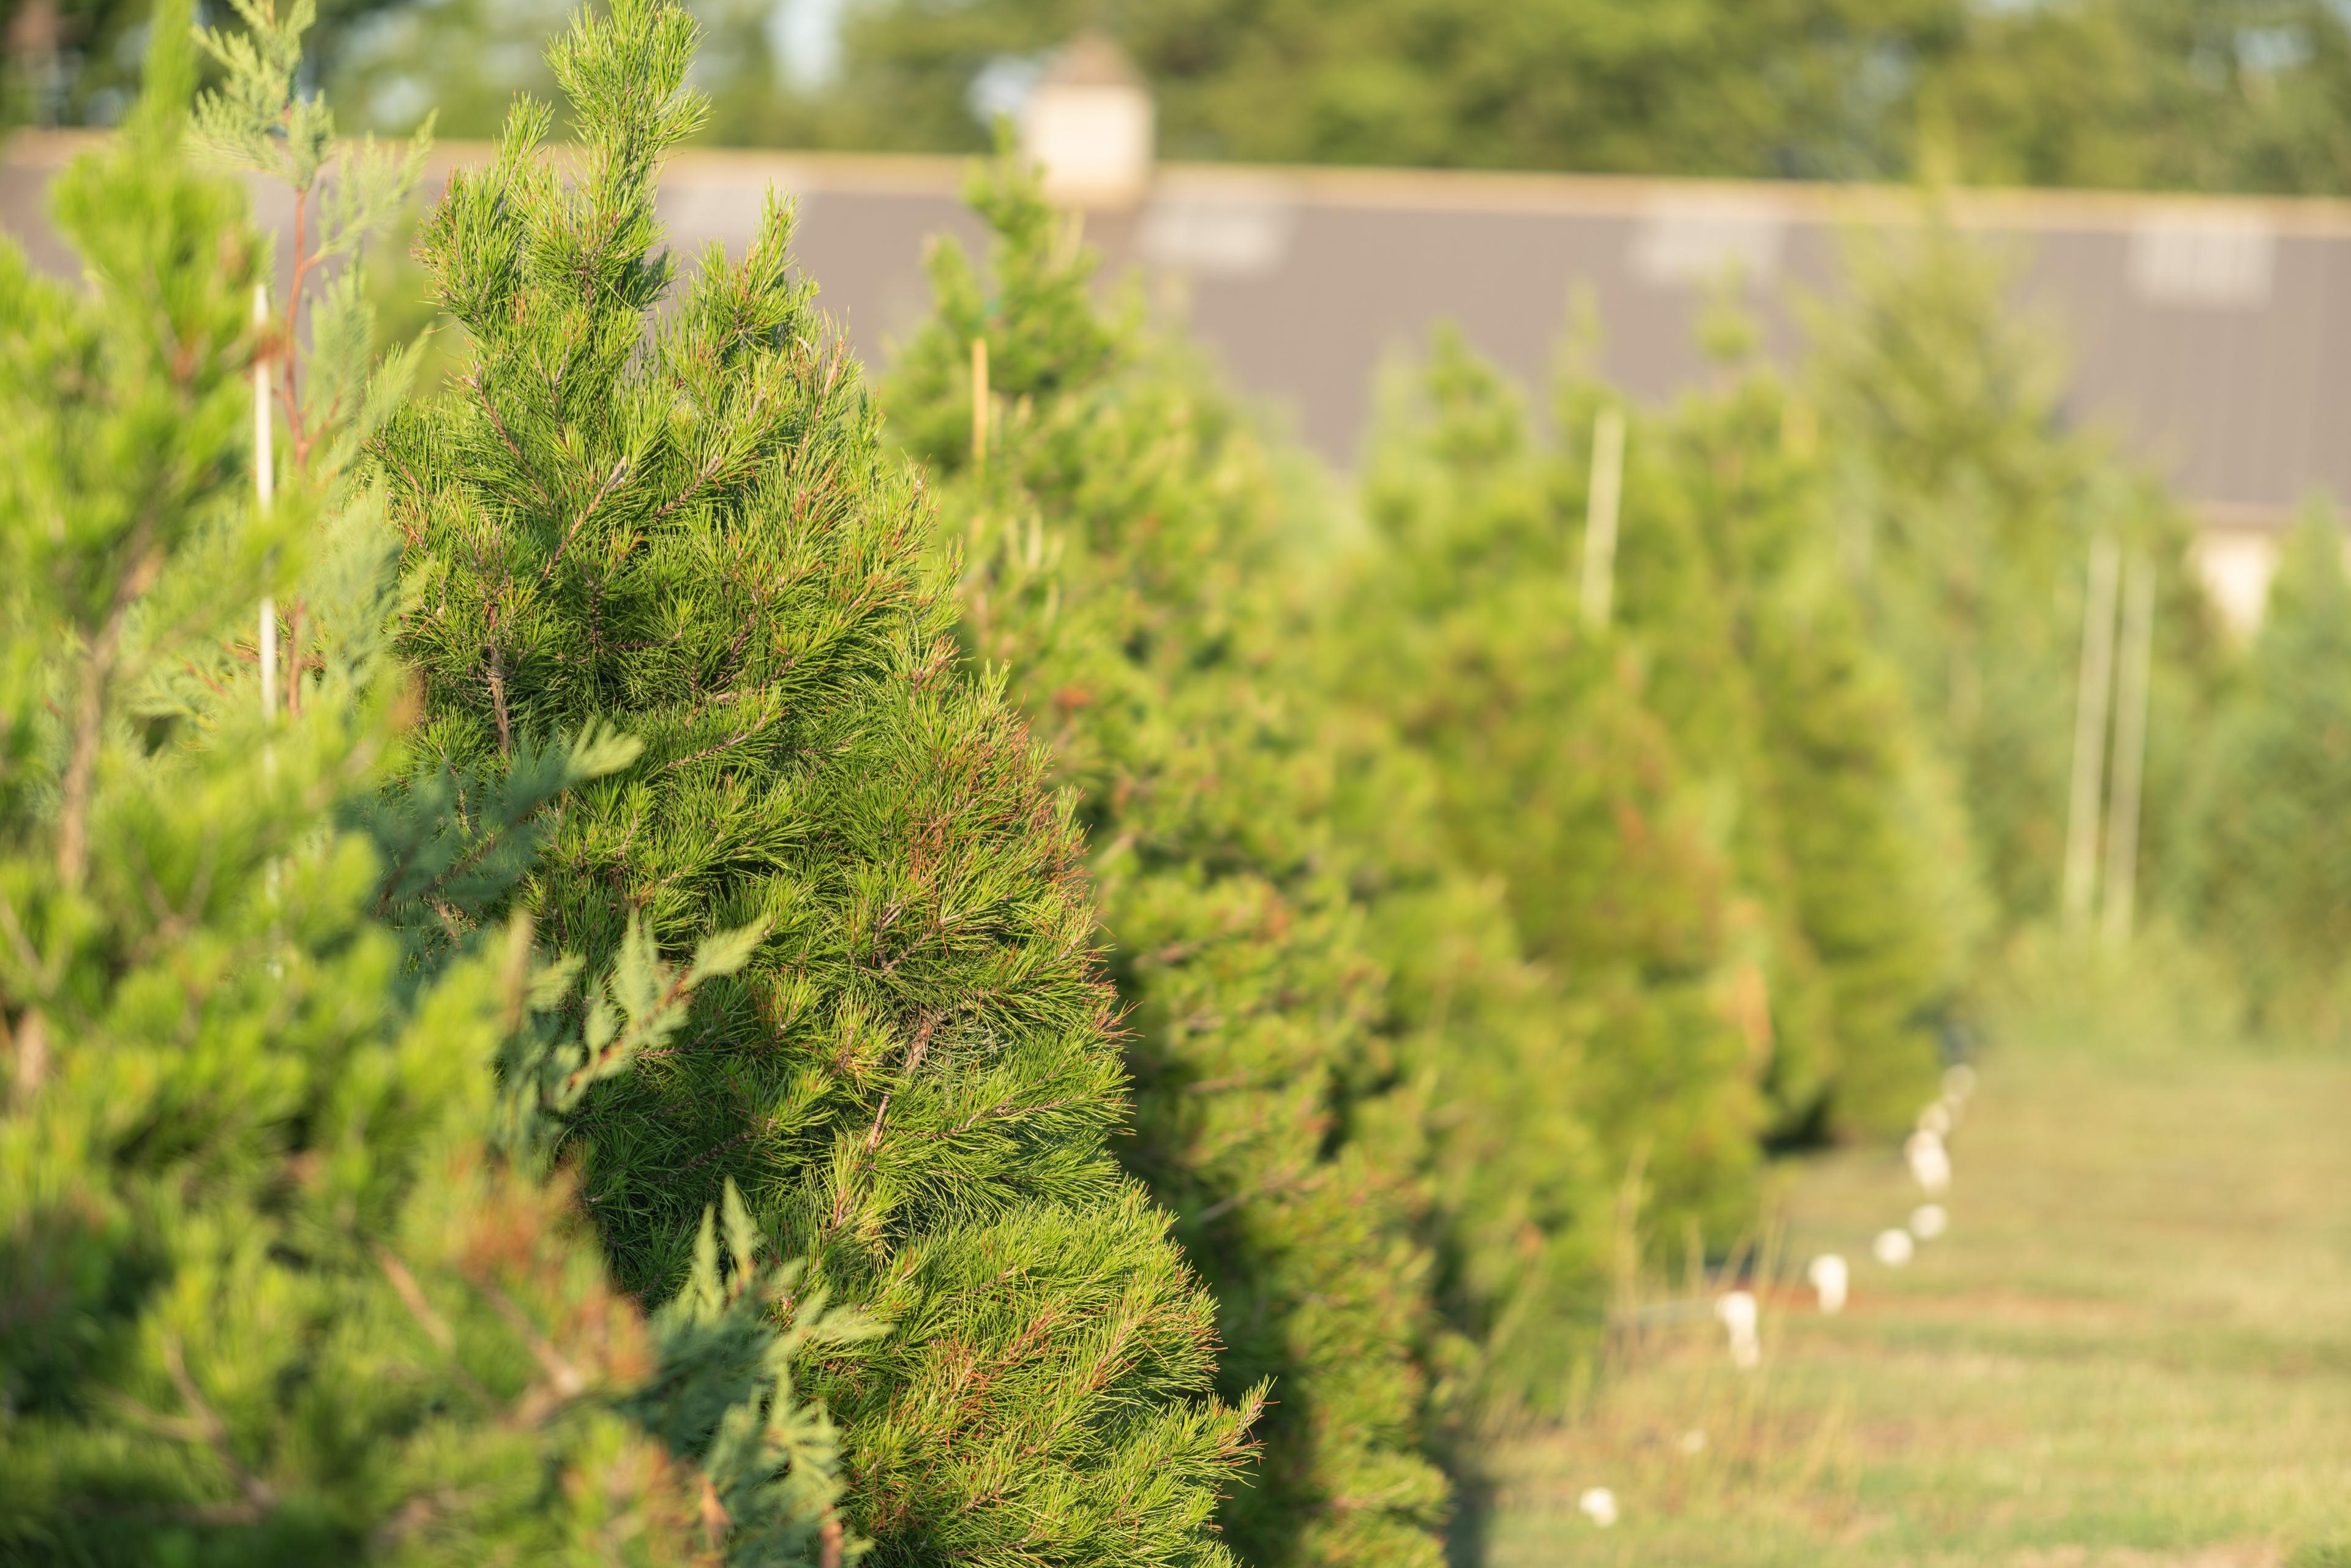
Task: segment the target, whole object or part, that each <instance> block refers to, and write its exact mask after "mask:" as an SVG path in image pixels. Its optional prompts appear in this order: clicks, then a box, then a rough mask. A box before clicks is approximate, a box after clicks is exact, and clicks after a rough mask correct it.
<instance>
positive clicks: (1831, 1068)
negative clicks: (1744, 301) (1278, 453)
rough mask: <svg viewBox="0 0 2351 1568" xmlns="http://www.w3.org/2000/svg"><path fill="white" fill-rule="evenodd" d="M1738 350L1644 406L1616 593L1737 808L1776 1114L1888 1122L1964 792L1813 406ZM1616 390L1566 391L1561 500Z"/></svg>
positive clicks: (1913, 1078) (1902, 1113)
mask: <svg viewBox="0 0 2351 1568" xmlns="http://www.w3.org/2000/svg"><path fill="white" fill-rule="evenodd" d="M1725 372H1726V373H1725V378H1724V380H1723V382H1722V383H1721V385H1720V387H1719V390H1717V391H1715V392H1707V393H1700V394H1697V395H1694V396H1692V397H1690V398H1688V399H1687V400H1685V401H1684V402H1682V403H1681V404H1680V405H1679V406H1677V408H1676V409H1674V410H1673V411H1672V413H1670V415H1669V416H1668V417H1666V418H1663V419H1656V420H1644V421H1641V422H1640V423H1639V424H1638V426H1637V428H1636V431H1635V437H1634V441H1633V447H1632V452H1631V454H1630V455H1629V456H1628V459H1627V463H1626V478H1625V487H1624V493H1623V522H1622V525H1621V537H1620V539H1619V542H1618V544H1617V546H1616V551H1615V559H1616V563H1617V580H1618V588H1617V591H1616V594H1615V602H1616V606H1617V614H1618V617H1619V618H1620V620H1621V622H1622V624H1623V626H1624V627H1625V631H1626V632H1628V633H1629V634H1630V635H1631V636H1633V637H1635V639H1637V640H1638V641H1639V642H1640V643H1642V644H1643V645H1644V646H1645V647H1646V650H1647V653H1648V661H1649V667H1650V668H1651V669H1652V670H1653V671H1654V672H1655V677H1654V679H1653V681H1652V683H1651V688H1650V689H1651V691H1652V693H1653V695H1654V699H1655V701H1656V703H1657V705H1658V706H1659V707H1660V709H1661V710H1662V711H1663V712H1664V713H1665V714H1666V715H1667V716H1668V722H1669V723H1670V724H1671V726H1672V727H1673V729H1674V733H1675V736H1676V738H1677V742H1678V744H1679V747H1680V750H1681V752H1682V754H1683V755H1684V756H1685V757H1687V758H1692V759H1693V760H1694V761H1695V762H1696V763H1697V764H1698V765H1699V766H1701V767H1705V768H1709V769H1711V770H1712V773H1713V781H1714V784H1715V787H1716V788H1717V789H1719V791H1720V792H1721V796H1722V798H1723V799H1724V800H1726V801H1727V802H1729V804H1728V805H1727V807H1726V810H1727V812H1728V813H1729V814H1731V815H1732V816H1733V819H1734V826H1733V827H1732V829H1731V831H1730V835H1729V836H1730V841H1731V844H1732V856H1733V862H1734V864H1735V865H1736V867H1737V869H1738V873H1739V886H1740V894H1741V899H1742V904H1743V907H1744V912H1745V916H1746V920H1747V923H1748V927H1749V933H1750V935H1749V941H1750V956H1749V957H1748V958H1747V960H1746V961H1747V963H1748V964H1749V965H1750V968H1749V969H1747V971H1746V973H1747V974H1748V975H1750V976H1753V977H1755V979H1754V980H1753V981H1751V982H1750V984H1752V985H1754V986H1755V988H1756V989H1757V991H1758V993H1759V994H1760V995H1761V997H1762V998H1766V1006H1767V1008H1768V1013H1767V1016H1768V1019H1769V1022H1770V1025H1771V1036H1772V1059H1771V1060H1772V1066H1771V1077H1770V1079H1769V1082H1768V1086H1769V1088H1770V1090H1771V1092H1772V1095H1773V1098H1774V1101H1775V1113H1776V1115H1777V1118H1778V1119H1779V1123H1780V1129H1781V1131H1782V1134H1790V1135H1799V1136H1802V1135H1818V1134H1824V1133H1828V1132H1833V1131H1836V1130H1840V1129H1843V1130H1850V1129H1853V1128H1855V1127H1860V1126H1872V1127H1879V1128H1892V1127H1899V1126H1903V1125H1905V1124H1907V1121H1908V1119H1909V1117H1910V1115H1911V1113H1913V1112H1914V1111H1915V1110H1916V1109H1917V1105H1918V1103H1921V1102H1922V1101H1923V1100H1925V1099H1927V1098H1929V1097H1931V1095H1932V1093H1933V1092H1934V1090H1933V1079H1934V1075H1935V1071H1936V1069H1937V1065H1938V1061H1937V1050H1936V1040H1935V1024H1936V1022H1937V1017H1938V1009H1941V1008H1943V1007H1944V1006H1945V1005H1946V1004H1947V1003H1948V1001H1949V998H1950V996H1951V994H1952V992H1953V991H1955V990H1956V989H1957V988H1958V987H1959V982H1960V979H1961V977H1962V975H1963V971H1964V967H1965V958H1966V954H1965V952H1964V936H1965V931H1966V929H1967V921H1966V912H1967V910H1968V908H1969V902H1970V888H1969V885H1968V883H1967V882H1966V881H1965V879H1964V875H1963V873H1953V872H1951V871H1949V869H1947V868H1949V867H1952V866H1953V865H1955V864H1956V865H1957V866H1959V867H1960V868H1964V866H1965V865H1966V863H1967V860H1966V844H1965V840H1964V833H1963V830H1962V829H1959V828H1958V827H1957V824H1958V823H1959V821H1960V819H1959V809H1958V806H1957V804H1956V802H1955V801H1953V800H1950V799H1949V792H1948V789H1947V788H1946V787H1944V786H1943V785H1942V784H1941V781H1940V776H1939V775H1938V773H1937V772H1936V771H1935V770H1934V768H1933V767H1932V765H1931V762H1930V760H1929V758H1928V756H1927V755H1926V754H1925V752H1924V749H1923V745H1922V740H1921V737H1919V736H1918V735H1917V727H1916V725H1915V723H1914V721H1913V719H1912V717H1911V716H1910V712H1909V706H1908V702H1907V694H1906V693H1905V692H1904V691H1903V689H1902V687H1901V685H1900V683H1899V677H1898V674H1897V673H1896V671H1895V670H1894V669H1893V668H1892V667H1891V665H1890V664H1889V663H1888V662H1887V661H1886V658H1885V657H1884V656H1883V655H1881V654H1880V653H1878V652H1877V651H1876V649H1875V648H1874V647H1873V646H1871V644H1870V643H1869V642H1868V640H1867V637H1866V633H1865V627H1864V625H1863V623H1862V621H1861V618H1860V605H1859V602H1858V601H1857V598H1856V596H1855V591H1854V590H1853V588H1852V586H1851V584H1850V581H1849V579H1848V577H1847V574H1846V572H1845V571H1844V567H1843V563H1842V561H1841V559H1840V557H1839V552H1838V549H1837V545H1838V540H1837V538H1836V535H1835V531H1834V521H1833V519H1834V517H1835V515H1836V514H1835V509H1834V505H1833V501H1834V490H1833V488H1832V486H1830V484H1829V483H1828V478H1827V474H1826V470H1825V469H1824V467H1823V465H1822V463H1821V461H1820V459H1819V456H1818V453H1817V446H1818V439H1817V435H1816V433H1815V432H1814V430H1813V426H1812V425H1811V423H1809V421H1810V417H1811V416H1810V410H1809V408H1808V406H1807V405H1805V404H1803V403H1801V402H1797V401H1796V400H1795V399H1794V398H1793V396H1792V393H1791V392H1790V391H1789V390H1788V389H1787V388H1786V386H1785V385H1784V383H1782V382H1781V381H1780V379H1779V378H1778V377H1777V376H1775V375H1774V374H1772V373H1771V372H1770V371H1766V370H1762V369H1760V368H1757V367H1754V366H1752V365H1751V364H1745V365H1743V364H1738V363H1731V364H1727V365H1726V366H1725ZM1618 401H1619V400H1618V398H1617V395H1616V394H1614V393H1613V392H1610V391H1609V390H1608V389H1607V388H1605V387H1604V386H1601V385H1599V384H1597V383H1596V382H1592V381H1590V380H1588V379H1585V378H1581V377H1572V378H1571V379H1570V380H1569V382H1568V383H1567V385H1566V387H1565V388H1564V389H1563V392H1562V399H1561V409H1560V414H1561V418H1560V434H1561V441H1560V443H1559V452H1560V458H1559V460H1558V462H1557V464H1556V465H1555V469H1554V474H1555V478H1554V500H1555V503H1556V505H1557V507H1558V510H1559V512H1560V514H1561V515H1562V517H1566V516H1573V515H1574V513H1575V512H1577V511H1581V510H1583V505H1582V503H1583V502H1584V500H1585V498H1586V497H1587V496H1588V495H1589V493H1590V483H1591V473H1590V467H1591V465H1590V464H1589V462H1588V461H1586V457H1585V455H1586V454H1588V453H1590V452H1591V451H1592V449H1593V444H1592V442H1591V440H1590V439H1589V438H1588V437H1589V433H1590V432H1592V431H1593V429H1594V428H1595V425H1596V423H1597V422H1598V420H1599V418H1600V417H1601V411H1602V410H1604V409H1607V408H1610V407H1613V406H1616V404H1617V402H1618ZM1580 437H1582V438H1583V439H1579V438H1580Z"/></svg>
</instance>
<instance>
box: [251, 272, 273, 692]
mask: <svg viewBox="0 0 2351 1568" xmlns="http://www.w3.org/2000/svg"><path fill="white" fill-rule="evenodd" d="M253 324H254V325H255V326H256V327H266V326H268V325H269V290H268V288H267V287H265V286H264V285H262V284H258V283H256V284H255V285H254V286H253ZM275 443H276V432H275V430H274V429H273V428H272V426H271V422H270V417H269V359H268V356H266V355H262V356H260V357H257V358H256V359H255V361H253V488H254V493H255V494H256V496H257V497H260V500H261V510H262V514H263V515H264V516H265V517H266V516H267V515H268V512H269V503H270V502H271V501H273V500H275V499H276V498H277V453H276V452H275V450H274V446H275ZM261 717H262V721H263V722H264V723H267V722H268V721H270V720H272V719H274V718H276V717H277V601H276V600H274V599H272V598H270V597H269V596H268V595H267V594H266V593H265V594H263V595H262V596H261Z"/></svg>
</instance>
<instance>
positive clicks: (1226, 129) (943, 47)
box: [0, 0, 2351, 193]
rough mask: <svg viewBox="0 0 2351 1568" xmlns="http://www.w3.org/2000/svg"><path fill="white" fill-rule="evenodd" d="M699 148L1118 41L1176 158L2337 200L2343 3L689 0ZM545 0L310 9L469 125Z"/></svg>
mask: <svg viewBox="0 0 2351 1568" xmlns="http://www.w3.org/2000/svg"><path fill="white" fill-rule="evenodd" d="M148 5H149V0H0V36H5V39H6V42H7V54H8V60H9V70H8V73H7V75H8V84H7V87H8V99H9V117H10V118H11V119H14V120H30V121H33V122H36V123H53V124H63V125H86V124H107V123H110V122H111V121H112V120H113V119H115V118H116V117H117V116H118V115H119V114H120V111H121V108H122V105H123V103H124V102H125V101H126V99H125V97H124V94H125V92H126V90H127V87H128V84H129V82H130V80H131V76H132V74H133V70H134V68H135V66H136V63H137V59H138V53H139V48H140V43H141V38H142V37H143V31H144V19H145V16H146V15H147V10H148ZM691 8H692V9H693V11H694V12H695V15H696V16H697V18H698V19H699V20H700V21H701V22H702V24H703V26H705V28H706V29H707V31H708V35H709V37H711V39H712V41H713V46H714V47H712V49H711V50H710V51H709V53H708V55H707V56H706V57H705V62H704V63H703V64H702V65H701V66H700V67H699V68H698V69H697V84H698V85H699V86H701V87H702V88H703V89H705V91H707V92H709V93H710V95H711V98H712V101H713V113H712V116H711V120H710V122H709V125H708V127H707V129H706V131H705V135H706V136H707V137H708V138H709V139H711V140H713V141H720V142H726V143H735V144H745V145H770V146H783V145H790V146H809V147H836V148H867V149H886V150H898V151H928V152H955V151H967V150H969V151H977V150H979V149H981V148H983V147H985V146H986V145H987V137H988V122H989V120H992V118H993V116H994V114H995V113H996V112H998V111H999V110H1003V109H1006V108H1008V107H1010V106H1011V105H1012V104H1014V103H1017V101H1018V99H1019V94H1020V92H1021V90H1022V89H1023V88H1024V86H1025V84H1026V83H1027V82H1028V81H1029V80H1031V79H1033V78H1034V77H1035V74H1036V72H1037V70H1038V68H1039V67H1040V64H1041V62H1042V60H1043V59H1044V57H1046V56H1047V55H1048V54H1049V53H1050V51H1051V50H1053V49H1054V48H1056V47H1059V46H1061V44H1063V43H1065V42H1067V41H1068V40H1069V39H1070V38H1071V37H1072V36H1073V35H1075V34H1076V33H1078V32H1080V31H1082V30H1085V29H1088V28H1098V29H1101V30H1102V31H1104V32H1106V33H1108V34H1109V35H1110V36H1111V37H1113V38H1115V39H1116V40H1117V41H1118V42H1119V44H1120V45H1121V46H1122V47H1124V48H1125V49H1126V50H1127V51H1128V53H1130V54H1131V55H1132V56H1133V57H1134V59H1135V60H1136V62H1137V63H1138V64H1139V65H1140V66H1141V68H1142V69H1143V71H1144V75H1145V76H1147V77H1148V78H1150V80H1151V83H1152V85H1153V87H1154V89H1155V91H1156V92H1157V94H1158V96H1159V103H1160V112H1161V120H1160V126H1161V134H1162V138H1163V143H1164V145H1165V149H1166V151H1167V152H1168V153H1169V155H1171V156H1174V157H1177V158H1195V159H1238V160H1244V161H1275V162H1312V163H1370V164H1403V165H1430V166H1440V167H1444V166H1458V167H1473V168H1496V169H1562V170H1587V171H1594V172H1621V173H1643V174H1707V175H1734V176H1748V177H1760V178H1809V179H1860V178H1869V179H1900V178H1905V177H1907V176H1909V175H1911V174H1913V173H1915V172H1918V170H1919V169H1920V167H1921V165H1922V163H1924V162H1928V160H1926V159H1923V158H1922V157H1921V152H1920V150H1921V148H1922V147H1925V146H1928V145H1933V146H1936V147H1938V149H1941V150H1943V151H1945V152H1948V154H1949V158H1950V160H1951V161H1952V167H1951V170H1950V172H1952V173H1954V174H1955V175H1956V176H1958V177H1959V178H1962V179H1965V180H1968V181H1970V182H1973V183H2023V184H2035V185H2095V186H2111V187H2124V188H2179V189H2194V190H2244V191H2269V192H2304V193H2321V192H2334V191H2341V190H2344V189H2346V188H2351V14H2346V11H2345V9H2344V8H2343V7H2341V6H2340V5H2335V4H2334V3H2333V0H2040V3H2025V4H2020V3H2015V0H1650V3H1647V4H1636V3H1632V0H1149V3H1147V4H1146V3H1142V0H701V3H699V4H697V5H694V6H693V7H691ZM560 10H561V7H560V5H558V4H556V3H555V0H514V3H511V4H506V3H498V4H493V3H491V0H323V3H322V4H321V5H320V6H319V11H320V16H319V26H318V28H317V31H316V33H315V35H314V37H315V39H316V45H315V49H314V55H313V71H314V73H315V76H316V79H317V80H318V81H319V82H320V83H322V84H330V85H332V86H333V87H334V88H336V89H338V91H339V95H340V99H341V101H342V102H343V103H344V104H345V105H346V106H347V109H346V113H347V115H350V116H351V117H352V118H354V119H356V120H357V121H358V122H359V123H360V124H363V125H367V126H371V127H372V128H374V129H377V130H380V131H404V130H406V129H408V128H409V127H411V126H413V124H414V123H415V122H416V120H418V119H419V118H420V117H421V116H422V115H423V112H424V110H425V108H426V107H427V106H428V105H437V106H438V107H439V109H440V111H441V126H442V128H443V130H444V132H445V133H447V134H450V135H455V136H475V135H487V134H489V133H490V132H492V131H494V130H495V129H496V123H497V120H498V116H499V115H500V114H501V113H502V112H503V111H504V109H505V105H506V102H507V99H508V98H509V97H510V96H511V95H512V94H513V93H514V92H515V91H517V90H519V89H528V90H531V91H536V92H544V91H545V90H546V89H547V87H548V83H547V82H546V80H545V79H544V71H543V67H542V66H541V64H540V61H539V56H538V46H539V43H540V41H541V40H543V39H544V38H545V37H547V36H548V35H549V33H550V32H551V31H552V30H553V29H554V27H555V26H556V23H557V21H558V20H559V13H560Z"/></svg>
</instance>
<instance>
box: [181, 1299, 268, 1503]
mask: <svg viewBox="0 0 2351 1568" xmlns="http://www.w3.org/2000/svg"><path fill="white" fill-rule="evenodd" d="M163 1370H164V1371H166V1372H168V1373H170V1374H171V1375H172V1387H174V1388H176V1389H178V1390H179V1391H180V1401H181V1403H182V1404H183V1405H185V1406H187V1407H188V1409H189V1410H190V1411H191V1412H193V1421H192V1422H191V1424H190V1426H191V1430H193V1432H194V1433H195V1434H196V1435H197V1436H201V1437H203V1439H204V1441H205V1442H206V1443H208V1444H210V1445H211V1447H212V1450H213V1452H214V1454H215V1455H217V1456H218V1457H219V1458H220V1462H221V1463H222V1464H223V1465H224V1466H225V1467H226V1468H227V1470H228V1473H229V1474H230V1475H231V1476H233V1477H235V1480H236V1490H238V1491H240V1492H242V1493H244V1494H245V1501H246V1507H247V1508H249V1509H251V1510H252V1511H253V1512H254V1514H255V1516H256V1517H258V1516H259V1515H262V1514H266V1513H267V1512H268V1511H270V1510H271V1509H273V1508H276V1507H277V1493H276V1492H275V1491H273V1490H270V1487H269V1483H268V1482H266V1481H265V1480H263V1479H261V1478H260V1477H258V1476H256V1475H255V1474H253V1473H252V1472H251V1471H250V1470H247V1469H246V1468H245V1466H244V1464H243V1463H242V1462H240V1461H239V1460H238V1458H237V1457H236V1449H235V1448H234V1447H232V1446H231V1445H230V1443H229V1436H228V1427H225V1425H223V1424H222V1422H221V1418H220V1417H219V1416H217V1415H214V1413H213V1407H212V1406H209V1405H207V1404H205V1403H204V1393H203V1391H202V1390H201V1389H199V1388H197V1386H196V1380H195V1379H194V1378H193V1377H190V1376H189V1375H188V1364H187V1360H186V1358H185V1357H184V1356H183V1355H182V1354H180V1336H179V1335H178V1334H175V1333H166V1334H164V1335H163ZM188 1440H190V1441H193V1440H194V1439H193V1437H191V1438H189V1439H188Z"/></svg>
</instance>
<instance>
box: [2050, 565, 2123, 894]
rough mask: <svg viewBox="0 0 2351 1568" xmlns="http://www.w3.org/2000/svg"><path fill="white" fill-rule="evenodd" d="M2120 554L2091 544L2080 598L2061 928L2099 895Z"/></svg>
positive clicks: (2066, 813)
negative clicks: (2087, 574) (2101, 799)
mask: <svg viewBox="0 0 2351 1568" xmlns="http://www.w3.org/2000/svg"><path fill="white" fill-rule="evenodd" d="M2120 566H2121V554H2120V552H2119V551H2117V550H2116V549H2115V541H2114V540H2113V539H2111V538H2105V537H2104V536H2103V535H2102V536H2100V537H2099V538H2097V539H2095V540H2094V541H2093V542H2092V543H2091V545H2090V580H2089V591H2088V592H2087V593H2086V594H2085V596H2084V598H2083V601H2082V664H2081V685H2080V688H2079V690H2078V691H2077V692H2076V694H2075V696H2074V789H2073V796H2072V799H2071V800H2069V801H2068V802H2067V807H2066V812H2065V882H2064V913H2065V928H2066V929H2067V930H2069V931H2075V932H2079V931H2085V930H2086V929H2088V927H2089V924H2090V915H2091V912H2092V910H2093V909H2094V907H2095V904H2096V902H2097V895H2098V797H2099V796H2100V795H2102V794H2104V793H2105V790H2104V789H2102V788H2101V785H2103V783H2104V782H2105V760H2106V710H2107V707H2108V706H2109V705H2110V704H2111V702H2112V700H2113V696H2114V678H2115V580H2116V575H2117V573H2118V571H2119V569H2120Z"/></svg>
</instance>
